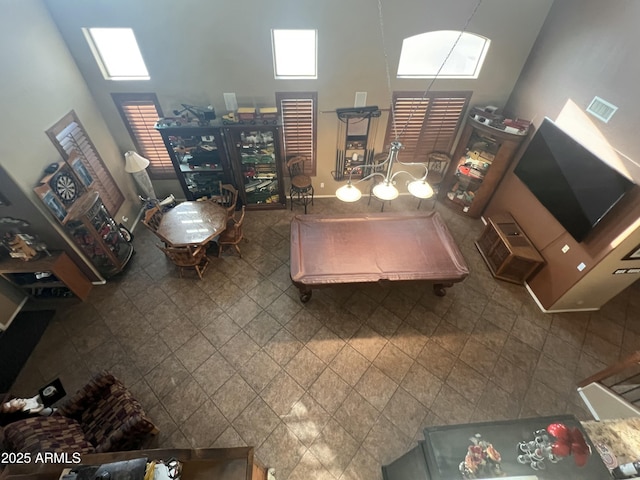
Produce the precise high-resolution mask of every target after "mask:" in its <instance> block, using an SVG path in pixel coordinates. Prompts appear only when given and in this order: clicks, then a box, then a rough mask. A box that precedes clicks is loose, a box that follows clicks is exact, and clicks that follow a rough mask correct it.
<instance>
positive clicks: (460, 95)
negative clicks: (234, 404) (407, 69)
mask: <svg viewBox="0 0 640 480" xmlns="http://www.w3.org/2000/svg"><path fill="white" fill-rule="evenodd" d="M470 98H471V92H432V93H429V94H427V95H426V96H425V95H424V92H394V94H393V116H392V118H391V119H390V120H389V123H388V124H387V133H386V136H385V142H384V144H385V146H387V147H388V146H389V144H390V143H391V142H392V141H393V140H395V139H396V138H398V139H399V141H400V142H401V143H402V145H403V146H404V149H403V150H402V151H401V152H400V156H401V158H402V159H403V161H410V160H414V161H425V157H426V156H427V155H428V154H429V153H431V152H445V153H450V151H451V149H452V147H453V142H454V141H455V139H456V136H457V135H458V128H459V127H460V123H461V121H462V115H463V113H464V112H465V111H466V109H467V105H468V104H469V99H470Z"/></svg>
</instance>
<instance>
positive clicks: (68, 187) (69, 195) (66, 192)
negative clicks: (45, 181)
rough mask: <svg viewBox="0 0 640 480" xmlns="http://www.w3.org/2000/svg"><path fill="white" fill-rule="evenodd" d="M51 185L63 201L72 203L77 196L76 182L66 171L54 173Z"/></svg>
mask: <svg viewBox="0 0 640 480" xmlns="http://www.w3.org/2000/svg"><path fill="white" fill-rule="evenodd" d="M51 186H52V187H53V189H54V190H55V192H56V193H57V194H58V197H60V200H62V201H63V202H64V203H73V201H74V200H75V199H76V197H77V196H78V184H77V183H76V181H75V179H74V178H73V177H72V176H71V175H69V174H68V173H64V172H62V173H59V174H58V175H56V176H55V178H54V179H53V182H52V185H51Z"/></svg>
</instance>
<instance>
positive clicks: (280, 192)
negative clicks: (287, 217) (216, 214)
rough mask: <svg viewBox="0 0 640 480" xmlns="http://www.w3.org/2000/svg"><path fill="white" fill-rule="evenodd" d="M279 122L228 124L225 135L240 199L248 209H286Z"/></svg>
mask: <svg viewBox="0 0 640 480" xmlns="http://www.w3.org/2000/svg"><path fill="white" fill-rule="evenodd" d="M281 135H282V132H281V130H280V126H279V125H227V126H226V127H225V128H224V132H223V137H224V142H225V145H226V147H227V151H228V154H229V159H230V162H231V166H232V167H231V168H232V170H233V173H234V175H235V177H234V180H235V182H234V183H235V186H236V188H237V189H238V190H239V194H240V200H241V202H242V204H243V205H245V206H246V207H247V209H249V210H256V209H265V208H285V207H286V197H285V193H284V182H283V170H284V169H283V161H282V154H281V152H282V147H281Z"/></svg>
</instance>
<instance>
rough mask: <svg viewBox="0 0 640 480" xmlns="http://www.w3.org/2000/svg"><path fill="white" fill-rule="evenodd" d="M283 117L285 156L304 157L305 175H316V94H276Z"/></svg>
mask: <svg viewBox="0 0 640 480" xmlns="http://www.w3.org/2000/svg"><path fill="white" fill-rule="evenodd" d="M276 100H277V102H278V104H279V106H280V107H279V108H280V115H281V117H282V139H283V143H284V152H285V153H284V156H285V158H289V157H292V156H296V155H304V156H305V157H307V159H308V161H307V162H305V164H304V173H306V174H307V175H311V176H313V175H315V174H316V117H317V95H316V94H315V93H306V94H305V93H290V94H289V93H276Z"/></svg>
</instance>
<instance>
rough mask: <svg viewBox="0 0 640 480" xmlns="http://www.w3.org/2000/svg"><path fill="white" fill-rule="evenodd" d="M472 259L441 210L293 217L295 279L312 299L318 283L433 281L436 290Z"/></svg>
mask: <svg viewBox="0 0 640 480" xmlns="http://www.w3.org/2000/svg"><path fill="white" fill-rule="evenodd" d="M468 274H469V269H468V267H467V264H466V262H465V260H464V257H463V256H462V253H461V252H460V249H459V248H458V246H457V245H456V243H455V241H454V239H453V237H452V236H451V233H450V232H449V229H448V228H447V226H446V224H445V223H444V221H443V220H442V217H441V216H440V214H439V213H437V212H428V213H422V212H393V213H363V214H355V215H297V216H295V217H294V218H293V219H292V220H291V281H292V282H293V284H294V285H295V286H296V287H297V288H298V290H299V291H300V300H301V301H302V302H308V301H309V300H310V299H311V291H312V289H314V288H321V287H329V286H336V285H341V284H351V283H383V284H384V283H386V282H428V283H431V284H433V290H434V293H435V294H436V295H438V296H443V295H445V293H446V291H445V288H447V287H450V286H452V285H453V284H454V283H456V282H461V281H462V280H464V279H465V278H466V277H467V275H468Z"/></svg>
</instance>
